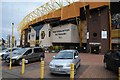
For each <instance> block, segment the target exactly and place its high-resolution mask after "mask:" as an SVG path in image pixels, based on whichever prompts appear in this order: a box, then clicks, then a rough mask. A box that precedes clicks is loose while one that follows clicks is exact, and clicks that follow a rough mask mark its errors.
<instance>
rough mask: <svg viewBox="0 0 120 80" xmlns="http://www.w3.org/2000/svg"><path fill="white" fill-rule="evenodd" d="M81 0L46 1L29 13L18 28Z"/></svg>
mask: <svg viewBox="0 0 120 80" xmlns="http://www.w3.org/2000/svg"><path fill="white" fill-rule="evenodd" d="M77 1H80V0H50V2H47V3H45V4H44V5H42V6H40V7H38V8H37V9H35V10H34V11H32V12H31V13H29V14H28V15H27V16H26V17H25V18H24V19H23V20H22V21H21V22H20V24H19V25H18V30H21V29H23V28H24V27H25V26H27V25H29V24H30V22H32V21H33V20H36V19H38V18H40V17H42V16H44V15H47V14H49V13H52V12H54V11H56V10H58V9H60V8H62V7H64V6H67V5H70V4H72V3H73V2H77Z"/></svg>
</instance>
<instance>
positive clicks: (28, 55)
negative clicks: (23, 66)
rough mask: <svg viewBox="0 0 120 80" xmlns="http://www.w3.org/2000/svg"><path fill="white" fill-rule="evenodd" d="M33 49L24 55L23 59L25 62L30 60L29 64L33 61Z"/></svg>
mask: <svg viewBox="0 0 120 80" xmlns="http://www.w3.org/2000/svg"><path fill="white" fill-rule="evenodd" d="M31 54H32V49H28V50H27V51H26V52H25V53H24V54H23V57H24V58H25V60H28V62H31V61H32V56H31Z"/></svg>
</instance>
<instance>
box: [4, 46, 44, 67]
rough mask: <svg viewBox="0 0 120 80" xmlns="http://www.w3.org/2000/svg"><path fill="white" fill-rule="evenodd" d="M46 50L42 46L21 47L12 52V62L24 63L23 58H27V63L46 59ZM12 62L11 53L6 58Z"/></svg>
mask: <svg viewBox="0 0 120 80" xmlns="http://www.w3.org/2000/svg"><path fill="white" fill-rule="evenodd" d="M44 57H45V56H44V50H43V49H42V48H39V47H36V48H21V49H19V50H16V51H14V53H13V54H12V64H18V65H22V59H23V58H25V61H26V63H29V62H33V61H38V60H40V61H41V59H44ZM5 61H6V62H7V63H8V64H9V63H10V55H9V56H8V57H7V58H6V60H5Z"/></svg>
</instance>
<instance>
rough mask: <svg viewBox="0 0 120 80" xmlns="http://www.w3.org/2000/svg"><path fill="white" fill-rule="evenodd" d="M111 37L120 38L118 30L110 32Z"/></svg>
mask: <svg viewBox="0 0 120 80" xmlns="http://www.w3.org/2000/svg"><path fill="white" fill-rule="evenodd" d="M111 37H112V38H117V37H120V30H112V32H111Z"/></svg>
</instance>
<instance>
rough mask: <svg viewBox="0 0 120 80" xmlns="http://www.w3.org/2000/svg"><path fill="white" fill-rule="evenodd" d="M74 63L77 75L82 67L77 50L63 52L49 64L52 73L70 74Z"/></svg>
mask: <svg viewBox="0 0 120 80" xmlns="http://www.w3.org/2000/svg"><path fill="white" fill-rule="evenodd" d="M71 63H74V67H75V73H76V70H77V69H78V67H79V66H80V57H79V55H78V51H77V50H61V51H60V52H59V53H58V54H57V55H56V56H53V60H52V61H51V62H50V64H49V69H50V72H51V73H56V74H70V65H71Z"/></svg>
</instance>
